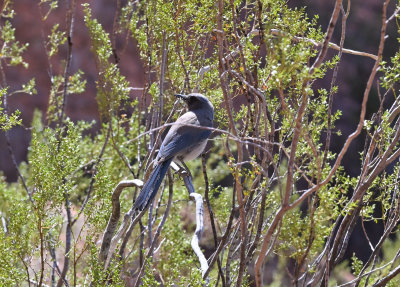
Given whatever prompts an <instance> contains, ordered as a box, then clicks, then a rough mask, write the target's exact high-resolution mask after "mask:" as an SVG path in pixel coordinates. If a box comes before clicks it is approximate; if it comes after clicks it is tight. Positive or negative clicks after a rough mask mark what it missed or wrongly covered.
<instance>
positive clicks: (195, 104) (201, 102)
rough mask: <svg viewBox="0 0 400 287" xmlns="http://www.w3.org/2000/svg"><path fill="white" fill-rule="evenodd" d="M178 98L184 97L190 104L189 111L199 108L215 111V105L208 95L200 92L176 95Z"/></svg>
mask: <svg viewBox="0 0 400 287" xmlns="http://www.w3.org/2000/svg"><path fill="white" fill-rule="evenodd" d="M175 96H176V97H178V98H181V99H183V100H184V101H185V102H186V104H187V105H188V108H189V111H194V110H197V109H207V110H211V111H212V112H214V107H213V105H212V104H211V102H210V101H209V100H208V99H207V97H206V96H204V95H202V94H198V93H192V94H189V95H181V94H178V95H175Z"/></svg>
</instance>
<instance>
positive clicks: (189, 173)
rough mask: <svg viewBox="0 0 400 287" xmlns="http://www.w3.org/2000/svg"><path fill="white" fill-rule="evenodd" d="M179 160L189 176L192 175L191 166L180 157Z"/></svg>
mask: <svg viewBox="0 0 400 287" xmlns="http://www.w3.org/2000/svg"><path fill="white" fill-rule="evenodd" d="M179 162H180V163H181V164H182V166H183V169H184V170H185V172H186V173H187V175H188V176H190V177H191V178H193V177H192V173H191V172H190V170H189V168H188V167H187V166H186V164H185V163H184V161H183V160H181V159H179Z"/></svg>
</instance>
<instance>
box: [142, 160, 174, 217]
mask: <svg viewBox="0 0 400 287" xmlns="http://www.w3.org/2000/svg"><path fill="white" fill-rule="evenodd" d="M171 162H172V158H169V159H167V160H166V161H163V162H161V163H159V164H157V166H156V167H155V168H154V170H153V171H152V172H151V174H150V176H149V178H148V179H147V181H146V183H145V184H144V185H143V188H142V190H141V191H140V194H139V195H138V197H137V198H136V200H135V203H134V209H139V210H143V209H145V208H146V207H147V206H148V205H149V204H150V203H151V202H152V201H153V199H154V197H155V196H156V194H157V191H158V189H159V188H160V185H161V183H162V181H163V179H164V176H165V174H166V173H167V170H168V168H169V166H170V164H171Z"/></svg>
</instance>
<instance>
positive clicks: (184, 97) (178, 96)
mask: <svg viewBox="0 0 400 287" xmlns="http://www.w3.org/2000/svg"><path fill="white" fill-rule="evenodd" d="M175 97H177V98H181V99H182V100H184V101H186V100H187V99H188V96H186V95H181V94H176V95H175Z"/></svg>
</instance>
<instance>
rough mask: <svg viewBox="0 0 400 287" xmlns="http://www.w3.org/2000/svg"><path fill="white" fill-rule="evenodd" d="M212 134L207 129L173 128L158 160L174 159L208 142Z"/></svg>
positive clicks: (164, 142)
mask: <svg viewBox="0 0 400 287" xmlns="http://www.w3.org/2000/svg"><path fill="white" fill-rule="evenodd" d="M210 134H211V131H210V130H206V129H200V128H198V129H196V128H194V127H191V126H180V127H178V128H175V127H174V126H172V127H171V130H170V131H169V132H168V134H167V136H166V137H165V139H164V141H163V143H162V145H161V147H160V151H159V153H158V156H157V158H159V159H161V158H162V159H164V160H166V159H169V158H172V157H174V156H176V155H177V154H179V153H180V152H181V151H184V150H185V149H189V148H191V147H192V146H195V145H197V144H199V143H200V142H202V141H204V140H206V139H207V138H208V137H209V136H210Z"/></svg>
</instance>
